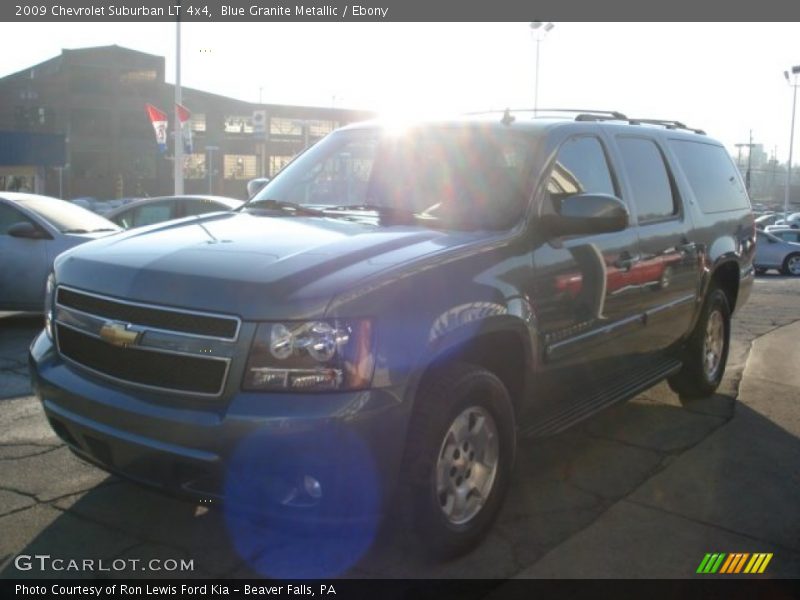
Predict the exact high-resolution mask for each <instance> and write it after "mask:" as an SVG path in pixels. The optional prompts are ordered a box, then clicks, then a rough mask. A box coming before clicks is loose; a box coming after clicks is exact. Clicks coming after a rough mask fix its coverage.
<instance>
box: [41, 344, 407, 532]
mask: <svg viewBox="0 0 800 600" xmlns="http://www.w3.org/2000/svg"><path fill="white" fill-rule="evenodd" d="M29 361H30V371H31V377H32V381H33V386H34V390H35V392H36V394H37V395H38V396H39V398H40V399H41V402H42V406H43V407H44V411H45V414H46V416H47V418H48V420H49V422H50V424H51V426H52V427H53V429H54V430H55V432H56V433H57V434H58V435H59V436H60V437H61V438H62V439H63V440H64V441H65V442H66V443H67V444H68V445H69V446H70V448H71V449H72V450H73V451H74V452H75V453H76V454H78V455H79V456H81V457H82V458H84V459H86V460H88V461H90V462H92V463H94V464H96V465H98V466H100V467H102V468H104V469H106V470H108V471H110V472H112V473H116V474H119V475H122V476H124V477H126V478H129V479H132V480H134V481H137V482H139V483H143V484H146V485H149V486H154V487H157V488H159V489H161V490H163V491H166V492H169V493H172V494H177V495H180V496H185V497H189V498H192V499H194V500H197V501H201V502H203V503H219V502H222V501H226V502H229V503H233V504H235V505H238V506H241V507H243V508H247V509H253V510H257V511H258V512H263V513H267V514H276V515H280V516H281V517H284V518H289V519H294V518H297V519H301V520H311V521H316V520H359V519H362V518H363V519H366V518H373V517H375V516H379V515H380V514H381V513H383V512H384V511H385V507H386V504H387V501H388V498H389V497H391V495H392V491H393V489H394V487H395V485H396V479H397V474H398V472H399V469H400V462H401V460H402V454H403V447H404V441H405V435H406V427H407V424H408V417H409V414H408V412H409V411H408V407H407V404H408V403H406V402H403V401H402V398H403V394H402V389H400V388H387V389H379V390H366V391H360V392H343V393H325V394H320V393H317V394H272V393H271V394H264V393H249V392H241V391H237V392H235V393H234V394H232V395H231V396H230V397H229V398H227V399H226V402H225V404H224V406H222V405H215V406H213V407H209V406H204V405H203V404H202V402H197V403H194V404H193V403H192V400H191V398H189V399H187V398H181V399H180V400H179V401H176V400H175V398H173V397H169V396H166V395H163V394H161V395H159V394H155V393H146V392H143V391H142V390H136V389H133V388H131V389H128V388H126V387H125V386H124V385H122V384H118V383H112V382H110V381H107V380H104V379H103V378H101V377H99V376H97V375H93V374H91V373H89V372H84V371H83V370H82V369H81V368H80V367H76V366H72V365H68V364H66V363H65V362H64V361H63V360H61V358H60V357H59V356H58V353H57V351H56V349H55V347H54V345H53V343H52V342H51V341H50V340H49V338H47V336H46V335H45V334H44V332H42V333H41V334H40V335H39V336H38V337H37V338H36V339H35V340H34V342H33V344H32V345H31V348H30V355H29ZM308 478H311V480H309V479H308ZM313 481H316V482H317V483H318V485H310V483H313ZM320 491H321V494H320V493H319V492H320Z"/></svg>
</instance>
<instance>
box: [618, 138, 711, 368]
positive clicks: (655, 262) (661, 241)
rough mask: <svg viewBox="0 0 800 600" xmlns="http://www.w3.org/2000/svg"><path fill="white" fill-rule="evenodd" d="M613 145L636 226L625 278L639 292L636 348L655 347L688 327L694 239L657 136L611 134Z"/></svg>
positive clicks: (696, 280)
mask: <svg viewBox="0 0 800 600" xmlns="http://www.w3.org/2000/svg"><path fill="white" fill-rule="evenodd" d="M614 146H615V148H616V151H617V152H618V154H619V161H620V164H621V165H622V168H621V172H622V174H623V177H622V178H621V179H622V185H623V186H624V189H625V191H624V195H625V197H627V198H628V199H629V200H630V202H632V203H633V205H634V207H635V209H636V210H635V212H636V221H637V226H638V231H639V255H638V256H637V257H636V260H634V261H632V264H631V266H630V269H629V272H628V283H629V285H631V286H634V287H636V288H637V289H638V291H639V293H640V294H641V303H642V308H643V310H644V322H645V325H646V331H645V334H644V337H643V338H642V346H641V350H642V351H643V352H644V353H651V352H657V351H659V350H663V349H665V348H667V347H668V346H670V345H671V344H672V343H674V342H676V341H677V340H679V339H680V338H681V337H682V335H683V334H684V333H685V332H686V331H687V330H688V329H689V327H690V326H691V320H692V316H693V314H694V307H695V300H696V298H697V290H698V286H699V284H700V276H701V270H700V267H699V261H698V244H697V240H695V239H694V227H693V223H692V220H691V216H690V215H689V214H688V211H686V210H685V209H684V204H683V199H682V198H681V196H680V192H679V189H678V186H677V184H676V181H675V177H674V175H673V173H672V170H671V169H670V167H669V163H668V162H667V159H666V156H665V152H664V149H663V148H662V147H661V146H660V144H659V143H658V141H657V139H656V138H653V137H649V136H637V135H627V134H625V135H622V134H620V135H616V136H614Z"/></svg>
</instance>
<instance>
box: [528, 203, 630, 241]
mask: <svg viewBox="0 0 800 600" xmlns="http://www.w3.org/2000/svg"><path fill="white" fill-rule="evenodd" d="M556 211H557V214H556V215H550V216H548V217H546V218H544V219H543V221H544V223H543V225H544V228H545V232H546V233H547V234H549V235H552V236H562V235H579V234H592V233H611V232H613V231H622V230H623V229H625V228H626V227H627V226H628V224H629V222H630V215H629V214H628V207H627V206H625V204H624V203H623V202H622V200H620V199H619V198H617V197H616V196H611V195H610V194H576V195H573V196H567V197H566V198H563V199H562V200H561V202H560V203H558V204H557V205H556Z"/></svg>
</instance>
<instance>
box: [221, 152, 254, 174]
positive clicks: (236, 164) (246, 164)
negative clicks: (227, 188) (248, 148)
mask: <svg viewBox="0 0 800 600" xmlns="http://www.w3.org/2000/svg"><path fill="white" fill-rule="evenodd" d="M223 168H224V174H225V179H253V178H254V177H255V176H256V155H255V154H226V155H225V161H224V163H223Z"/></svg>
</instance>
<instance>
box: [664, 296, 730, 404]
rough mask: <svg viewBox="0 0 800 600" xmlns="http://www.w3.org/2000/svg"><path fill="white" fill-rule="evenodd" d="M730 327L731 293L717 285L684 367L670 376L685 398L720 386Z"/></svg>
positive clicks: (706, 393) (703, 394)
mask: <svg viewBox="0 0 800 600" xmlns="http://www.w3.org/2000/svg"><path fill="white" fill-rule="evenodd" d="M730 331H731V310H730V304H729V303H728V297H727V296H726V295H725V292H723V291H722V290H721V289H719V288H713V289H711V291H710V293H709V295H708V297H707V298H706V302H705V304H704V305H703V311H702V313H701V315H700V319H699V320H698V321H697V325H695V329H694V332H693V333H692V335H691V337H690V338H689V342H688V343H687V345H686V347H685V348H684V351H683V354H682V356H681V359H682V361H683V367H682V368H681V370H680V371H679V372H678V373H676V374H675V375H673V376H672V377H670V378H669V379H668V383H669V386H670V387H671V388H672V390H673V391H674V392H676V393H677V394H678V395H679V396H680V397H681V400H689V399H693V398H703V397H706V396H710V395H711V394H713V393H714V392H715V391H716V389H717V387H719V384H720V382H721V381H722V376H723V374H724V373H725V364H726V362H727V360H728V348H729V346H730Z"/></svg>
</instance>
